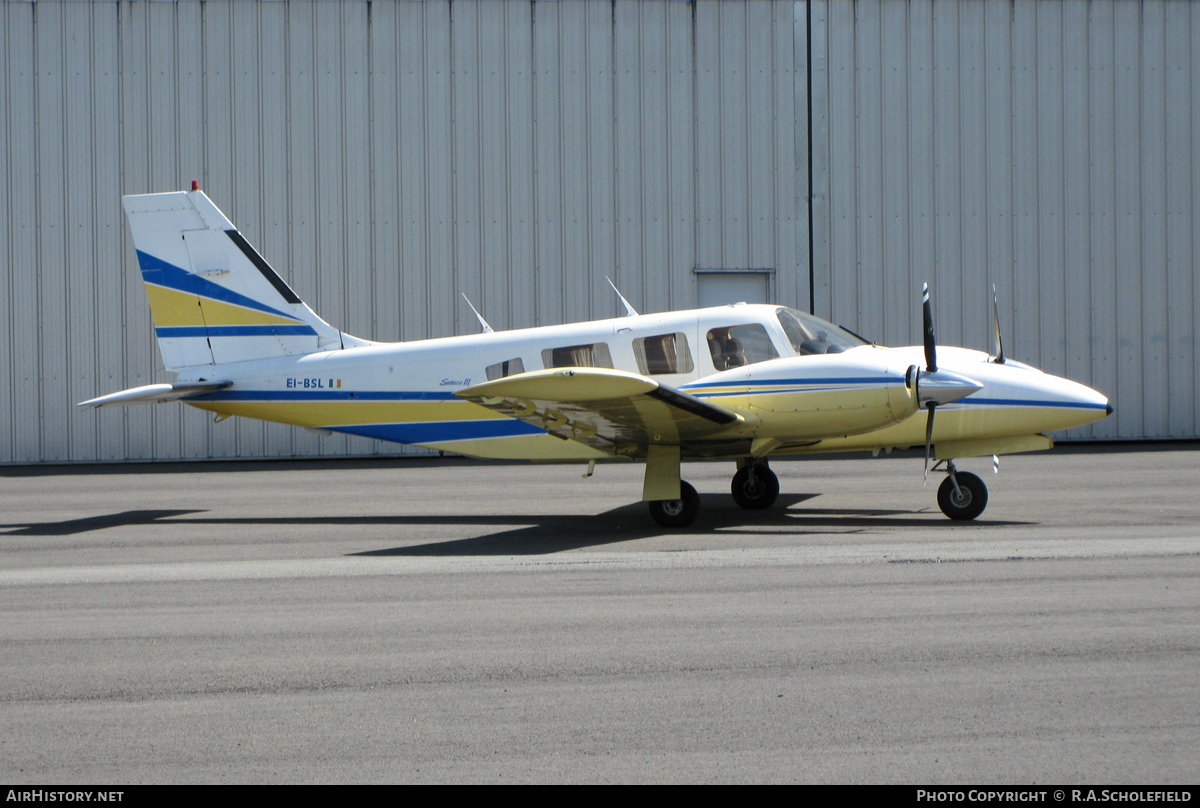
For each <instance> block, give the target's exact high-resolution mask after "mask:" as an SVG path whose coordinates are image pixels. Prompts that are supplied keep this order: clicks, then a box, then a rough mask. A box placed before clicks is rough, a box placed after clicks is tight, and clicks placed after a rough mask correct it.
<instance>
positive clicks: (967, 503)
mask: <svg viewBox="0 0 1200 808" xmlns="http://www.w3.org/2000/svg"><path fill="white" fill-rule="evenodd" d="M954 476H955V478H956V479H957V480H958V489H959V491H960V492H961V495H960V496H955V494H954V483H952V482H950V477H949V476H947V477H946V479H945V480H943V481H942V484H941V486H939V487H938V493H937V501H938V507H939V508H941V509H942V513H944V514H946V516H949V517H950V518H951V519H955V520H959V521H966V520H970V519H974V518H975V517H976V516H979V514H981V513H983V509H984V508H986V507H987V503H988V490H987V486H986V485H984V484H983V480H981V479H979V478H978V477H976V476H975V475H974V474H972V473H971V472H969V471H959V472H955V474H954Z"/></svg>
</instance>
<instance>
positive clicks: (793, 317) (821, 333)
mask: <svg viewBox="0 0 1200 808" xmlns="http://www.w3.org/2000/svg"><path fill="white" fill-rule="evenodd" d="M775 314H776V316H777V317H778V318H779V324H780V325H781V326H783V332H784V333H785V334H787V338H788V342H790V343H792V348H794V349H795V350H796V353H798V354H799V355H800V356H810V355H812V354H823V353H841V352H842V351H848V350H850V349H851V348H857V347H858V346H859V345H866V343H865V342H863V341H862V340H860V339H858V338H857V337H855V336H854V335H853V334H851V333H850V332H848V331H846V330H844V329H841V328H838V327H837V326H836V325H834V324H833V323H829V322H826V321H825V320H822V319H821V318H820V317H814V316H813V315H811V314H805V313H804V312H802V311H796V310H795V309H784V308H781V309H777V310H776V312H775Z"/></svg>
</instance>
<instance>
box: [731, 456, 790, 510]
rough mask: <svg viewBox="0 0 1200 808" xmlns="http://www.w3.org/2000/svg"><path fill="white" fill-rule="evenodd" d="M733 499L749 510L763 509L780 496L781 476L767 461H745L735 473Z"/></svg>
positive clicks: (772, 503) (732, 488)
mask: <svg viewBox="0 0 1200 808" xmlns="http://www.w3.org/2000/svg"><path fill="white" fill-rule="evenodd" d="M731 490H732V493H733V501H734V502H736V503H737V504H738V505H740V506H742V507H743V508H747V509H749V510H763V509H765V508H769V507H771V506H772V505H774V504H775V500H776V499H778V498H779V478H778V477H776V476H775V472H773V471H771V469H769V468H767V464H766V463H765V462H756V461H753V460H751V461H749V462H747V463H744V464H743V465H742V467H741V468H740V469H738V473H737V474H735V475H733V485H732V486H731Z"/></svg>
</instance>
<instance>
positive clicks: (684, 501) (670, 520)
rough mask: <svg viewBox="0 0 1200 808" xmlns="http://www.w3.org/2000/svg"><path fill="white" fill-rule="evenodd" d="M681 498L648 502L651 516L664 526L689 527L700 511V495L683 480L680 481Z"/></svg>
mask: <svg viewBox="0 0 1200 808" xmlns="http://www.w3.org/2000/svg"><path fill="white" fill-rule="evenodd" d="M679 494H680V497H681V498H680V499H660V500H655V501H653V502H650V503H648V504H649V505H650V516H651V517H652V518H653V519H654V521H655V522H658V523H659V524H660V525H662V526H663V527H687V526H688V525H690V524H691V523H692V520H693V519H695V518H696V514H697V513H698V512H699V511H700V495H699V494H697V493H696V489H695V488H692V487H691V486H690V485H688V484H687V483H685V482H683V481H682V480H680V481H679Z"/></svg>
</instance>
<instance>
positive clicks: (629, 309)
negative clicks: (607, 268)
mask: <svg viewBox="0 0 1200 808" xmlns="http://www.w3.org/2000/svg"><path fill="white" fill-rule="evenodd" d="M604 280H606V281H608V285H609V286H611V287H612V289H613V291H614V292H616V293H617V297H619V298H621V303H623V304H624V305H625V316H626V317H637V316H638V313H637V309H635V308H634V307H633V306H631V305H629V301H628V300H626V299H625V295H623V294H621V290H620V289H618V288H617V285H616V284H615V283H613V282H612V278H610V277H608V276H607V275H605V276H604Z"/></svg>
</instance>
